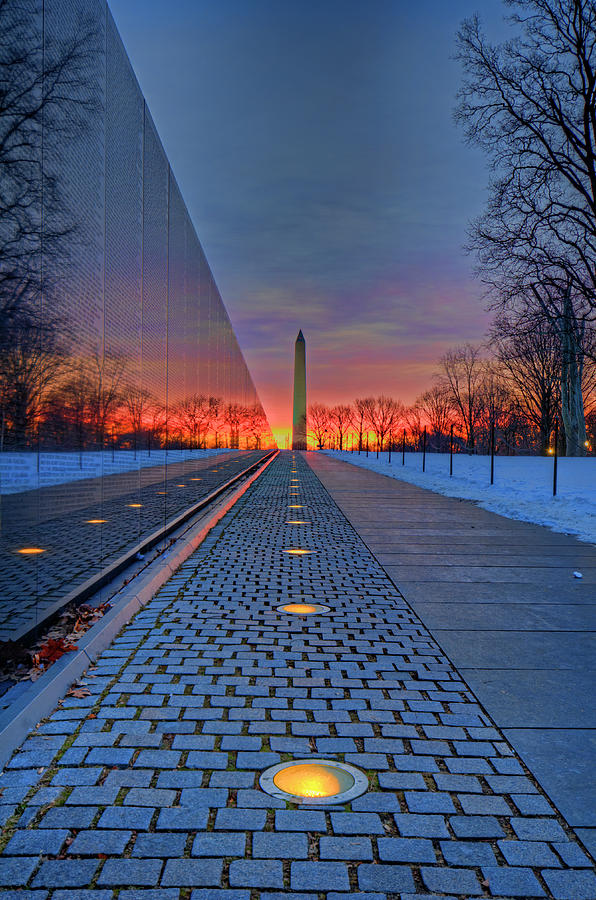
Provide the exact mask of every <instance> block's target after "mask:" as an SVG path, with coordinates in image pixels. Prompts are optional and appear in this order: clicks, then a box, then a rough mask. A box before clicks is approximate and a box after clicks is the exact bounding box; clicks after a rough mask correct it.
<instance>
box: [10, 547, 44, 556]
mask: <svg viewBox="0 0 596 900" xmlns="http://www.w3.org/2000/svg"><path fill="white" fill-rule="evenodd" d="M45 552H46V551H45V550H43V549H42V548H41V547H21V549H20V550H17V553H20V554H21V556H36V555H37V554H39V553H45Z"/></svg>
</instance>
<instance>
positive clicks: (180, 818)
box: [155, 807, 209, 831]
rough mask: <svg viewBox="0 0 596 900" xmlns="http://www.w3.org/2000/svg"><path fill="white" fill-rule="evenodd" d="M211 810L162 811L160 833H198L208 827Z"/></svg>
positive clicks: (159, 820)
mask: <svg viewBox="0 0 596 900" xmlns="http://www.w3.org/2000/svg"><path fill="white" fill-rule="evenodd" d="M208 818H209V810H208V808H207V807H205V808H198V809H182V808H174V809H162V810H160V813H159V815H158V817H157V824H156V826H155V827H156V829H157V830H158V831H196V830H198V829H203V828H206V827H207V820H208Z"/></svg>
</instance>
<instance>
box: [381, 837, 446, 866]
mask: <svg viewBox="0 0 596 900" xmlns="http://www.w3.org/2000/svg"><path fill="white" fill-rule="evenodd" d="M377 846H378V848H379V859H380V860H381V861H382V862H412V863H434V862H436V861H437V856H436V853H435V850H434V847H433V844H432V841H429V840H426V839H425V838H396V837H392V838H379V839H378V840H377Z"/></svg>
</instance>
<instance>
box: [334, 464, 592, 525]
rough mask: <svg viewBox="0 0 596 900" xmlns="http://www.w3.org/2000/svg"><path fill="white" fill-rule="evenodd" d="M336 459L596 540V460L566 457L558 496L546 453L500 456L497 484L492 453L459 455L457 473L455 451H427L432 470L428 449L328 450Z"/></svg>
mask: <svg viewBox="0 0 596 900" xmlns="http://www.w3.org/2000/svg"><path fill="white" fill-rule="evenodd" d="M322 452H323V453H326V454H327V455H328V456H332V457H333V458H334V459H341V460H345V462H349V463H352V464H353V465H356V466H362V467H364V468H367V469H371V470H372V471H374V472H379V473H380V474H382V475H389V476H390V477H391V478H397V479H398V480H401V481H407V482H409V483H410V484H417V485H419V486H420V487H424V488H428V489H429V490H431V491H436V492H437V493H438V494H445V495H446V496H447V497H461V498H463V499H465V500H474V501H476V502H477V503H478V505H479V506H482V507H483V508H484V509H488V510H490V511H491V512H495V513H499V514H500V515H501V516H507V518H509V519H521V520H522V521H524V522H534V523H536V524H538V525H546V526H548V527H549V528H551V529H552V530H553V531H562V532H565V533H566V534H574V535H576V536H577V537H578V538H579V539H580V540H582V541H588V542H590V543H596V459H594V458H593V457H592V458H589V457H588V458H583V459H576V458H570V457H563V458H562V459H559V460H558V478H557V496H556V497H553V459H552V457H551V458H549V457H542V456H497V457H495V483H494V484H493V485H491V484H490V456H468V455H467V454H464V453H456V454H454V456H453V477H450V476H449V454H448V453H427V455H426V472H423V471H422V453H406V456H405V465H403V466H402V454H401V452H398V453H392V454H391V463H389V461H388V454H387V453H382V454H379V459H378V460H377V458H376V453H370V454H369V456H368V458H367V457H366V455H365V453H364V451H363V452H362V453H361V454H360V455H358V453H357V452H356V453H351V452H345V451H344V452H343V453H339V452H336V451H332V450H324V451H322Z"/></svg>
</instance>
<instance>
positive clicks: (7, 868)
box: [0, 856, 39, 887]
mask: <svg viewBox="0 0 596 900" xmlns="http://www.w3.org/2000/svg"><path fill="white" fill-rule="evenodd" d="M38 864H39V857H37V856H33V857H31V856H29V857H26V858H25V857H22V856H19V857H18V858H17V857H9V856H7V857H5V858H4V859H1V858H0V886H1V887H11V886H12V885H18V884H26V882H27V881H29V878H30V877H31V875H32V874H33V872H34V871H35V869H36V868H37V866H38Z"/></svg>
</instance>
